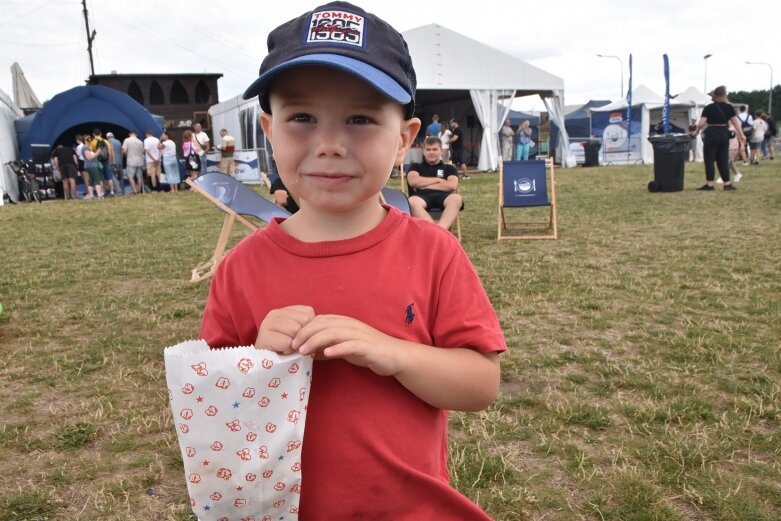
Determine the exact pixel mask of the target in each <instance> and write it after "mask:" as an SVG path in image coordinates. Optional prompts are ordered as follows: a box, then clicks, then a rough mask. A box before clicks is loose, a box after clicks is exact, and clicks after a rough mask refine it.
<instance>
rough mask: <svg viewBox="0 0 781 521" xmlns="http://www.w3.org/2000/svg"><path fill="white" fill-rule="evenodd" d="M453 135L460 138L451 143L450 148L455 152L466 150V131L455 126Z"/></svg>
mask: <svg viewBox="0 0 781 521" xmlns="http://www.w3.org/2000/svg"><path fill="white" fill-rule="evenodd" d="M453 135H454V136H458V139H456V140H455V141H453V142H452V143H450V148H451V149H452V150H453V152H459V151H461V150H464V133H463V131H462V130H461V128H454V129H453Z"/></svg>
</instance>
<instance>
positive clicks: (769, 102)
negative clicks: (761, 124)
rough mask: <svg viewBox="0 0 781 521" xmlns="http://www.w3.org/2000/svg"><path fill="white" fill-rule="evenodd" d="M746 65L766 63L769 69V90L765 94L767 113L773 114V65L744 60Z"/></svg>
mask: <svg viewBox="0 0 781 521" xmlns="http://www.w3.org/2000/svg"><path fill="white" fill-rule="evenodd" d="M746 65H767V67H768V69H770V92H768V94H767V115H768V117H772V116H773V67H772V66H771V65H770V64H769V63H765V62H746Z"/></svg>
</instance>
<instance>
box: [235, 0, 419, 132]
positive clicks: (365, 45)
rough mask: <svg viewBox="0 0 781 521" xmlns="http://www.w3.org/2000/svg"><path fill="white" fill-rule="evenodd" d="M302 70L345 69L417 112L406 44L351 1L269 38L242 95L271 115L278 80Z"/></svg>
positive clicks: (278, 30)
mask: <svg viewBox="0 0 781 521" xmlns="http://www.w3.org/2000/svg"><path fill="white" fill-rule="evenodd" d="M303 65H320V66H323V67H331V68H334V69H338V70H341V71H343V72H346V73H348V74H351V75H353V76H355V77H356V78H358V79H361V80H363V81H365V82H366V83H368V84H369V85H371V86H372V87H374V88H375V89H376V90H377V91H379V92H380V93H381V94H383V95H384V96H386V97H387V98H389V99H391V100H393V101H395V102H397V103H400V104H401V105H403V106H404V107H405V114H406V117H407V118H411V117H412V116H413V114H414V113H415V87H416V85H417V79H416V77H415V69H414V68H413V67H412V58H411V57H410V55H409V49H408V48H407V42H405V41H404V38H403V37H402V36H401V34H400V33H399V32H398V31H396V30H395V29H394V28H393V27H391V26H390V25H389V24H388V23H387V22H385V21H384V20H382V19H380V18H378V17H377V16H375V15H373V14H371V13H367V12H366V11H364V10H363V9H361V8H360V7H357V6H354V5H352V4H350V3H348V2H330V3H328V4H325V5H322V6H320V7H317V8H315V9H314V10H312V11H310V12H308V13H304V14H303V15H301V16H299V17H298V18H294V19H293V20H290V21H289V22H286V23H284V24H282V25H280V26H279V27H277V28H276V29H274V30H273V31H271V33H270V34H269V35H268V55H267V56H266V58H265V59H264V60H263V63H262V64H261V65H260V72H259V77H258V79H257V80H255V81H254V82H253V83H252V85H250V86H249V88H248V89H247V90H246V91H245V92H244V99H249V98H252V97H253V96H258V98H259V100H260V107H261V108H262V109H263V110H264V111H265V112H267V113H271V108H270V107H269V101H268V92H269V88H270V87H271V84H272V83H273V80H274V78H276V76H277V75H278V74H279V73H281V72H283V71H286V70H288V69H292V68H295V67H300V66H303Z"/></svg>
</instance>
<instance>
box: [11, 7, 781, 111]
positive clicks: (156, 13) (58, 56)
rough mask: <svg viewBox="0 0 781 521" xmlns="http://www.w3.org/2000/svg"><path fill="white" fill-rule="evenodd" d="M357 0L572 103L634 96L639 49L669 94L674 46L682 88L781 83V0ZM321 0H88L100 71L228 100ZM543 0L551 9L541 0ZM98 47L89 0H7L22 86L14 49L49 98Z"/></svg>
mask: <svg viewBox="0 0 781 521" xmlns="http://www.w3.org/2000/svg"><path fill="white" fill-rule="evenodd" d="M354 3H356V4H358V5H360V6H361V7H363V8H364V9H365V10H367V11H369V12H372V13H375V14H377V15H379V16H380V17H382V18H383V19H385V20H386V21H388V22H389V23H390V24H391V25H393V26H394V27H395V28H396V29H398V30H399V31H401V32H404V31H406V30H409V29H413V28H416V27H420V26H423V25H428V24H431V23H437V24H439V25H442V26H444V27H447V28H448V29H451V30H453V31H456V32H458V33H461V34H463V35H465V36H468V37H470V38H472V39H475V40H478V41H480V42H483V43H485V44H487V45H489V46H491V47H494V48H496V49H499V50H501V51H503V52H505V53H507V54H510V55H512V56H514V57H516V58H518V59H521V60H523V61H526V62H528V63H530V64H532V65H534V66H536V67H539V68H541V69H543V70H545V71H547V72H548V73H550V74H553V75H555V76H558V77H561V78H563V80H564V89H565V103H566V104H567V105H577V104H582V103H585V102H586V101H588V100H589V99H608V100H616V99H617V98H619V97H621V96H623V95H624V94H625V89H626V88H627V84H628V81H629V54H630V53H631V54H632V56H633V80H632V81H633V86H634V87H637V86H638V85H640V84H644V85H646V86H648V87H649V88H650V89H651V90H652V91H654V92H656V93H657V94H659V95H663V94H664V89H665V82H664V74H663V59H662V55H663V54H665V53H666V54H667V55H668V57H669V63H670V93H671V94H673V95H674V94H677V93H679V92H682V91H684V90H686V88H688V87H689V86H694V87H696V88H698V89H700V90H704V89H706V87H707V90H710V89H712V88H714V87H716V86H718V85H722V84H723V85H726V86H727V88H728V90H730V91H738V90H749V91H750V90H759V89H768V88H769V87H770V79H771V74H772V73H775V77H774V78H773V80H774V81H773V83H774V84H777V83H779V81H781V52H779V51H778V45H776V42H777V41H778V38H779V36H780V35H781V8H778V7H774V6H773V2H739V3H736V2H734V1H727V0H709V1H708V2H703V1H701V0H653V1H646V0H633V1H619V0H609V1H608V0H591V1H589V2H584V1H582V0H556V1H554V2H550V3H549V4H548V3H540V2H536V3H529V2H511V1H506V0H505V1H499V0H480V1H479V2H449V3H443V2H434V1H428V2H421V1H420V0H392V1H391V0H382V1H380V0H363V1H356V2H354ZM317 5H320V2H312V1H301V0H285V1H277V2H269V1H265V0H253V1H249V0H222V1H215V0H132V1H131V2H126V1H120V0H87V10H88V13H89V25H90V31H92V30H95V31H96V36H95V39H94V42H93V54H94V63H95V73H96V74H110V73H112V72H114V71H116V72H117V73H120V74H133V73H168V74H170V73H177V72H181V73H201V72H206V73H221V74H223V77H222V78H221V79H220V80H219V83H218V88H219V98H220V101H225V100H227V99H230V98H232V97H234V96H236V95H237V94H240V93H242V92H243V91H244V89H245V88H246V87H247V86H248V85H249V84H250V83H252V81H253V80H254V79H255V78H256V77H257V71H258V68H259V66H260V63H261V61H262V59H263V57H264V56H265V54H266V37H267V35H268V33H269V31H271V30H272V29H274V28H275V27H276V26H277V25H279V24H281V23H283V22H285V21H287V20H289V19H291V18H294V17H296V16H298V15H300V14H302V13H304V12H306V11H308V10H310V9H312V8H313V7H316V6H317ZM532 5H533V6H535V7H531V6H532ZM544 5H550V6H551V7H552V9H551V10H549V11H544V10H542V9H538V8H537V7H542V6H544ZM442 6H447V7H445V8H443V7H442ZM738 6H739V7H738ZM763 42H764V43H763ZM86 48H87V39H86V29H85V23H84V13H83V10H82V3H81V0H0V89H2V90H3V91H4V92H6V93H7V94H8V95H9V96H11V97H12V96H13V88H12V83H11V71H10V69H11V65H12V64H13V63H14V62H18V63H19V65H20V66H21V68H22V70H23V71H24V74H25V77H26V78H27V81H28V82H29V84H30V86H31V87H32V90H33V92H35V94H36V95H37V96H38V98H39V99H40V100H41V102H44V101H45V100H47V99H50V98H52V97H53V96H55V95H56V94H58V93H60V92H63V91H65V90H68V89H70V88H72V87H76V86H80V85H84V81H85V79H86V78H87V77H88V76H89V74H90V65H89V59H88V54H87V50H86ZM597 54H602V55H606V56H608V55H609V56H614V57H612V58H600V57H597V56H596V55H597ZM707 54H710V55H711V57H710V58H708V59H707V60H706V59H704V56H705V55H707ZM746 61H751V62H761V63H766V64H767V65H748V64H746V63H745V62H746ZM464 67H469V64H468V63H465V64H464ZM622 75H623V83H622ZM707 90H705V91H706V92H707ZM514 108H516V109H519V110H527V111H529V110H544V106H543V104H542V101H541V100H539V98H537V97H536V96H535V97H530V98H523V99H518V100H516V102H515V104H514Z"/></svg>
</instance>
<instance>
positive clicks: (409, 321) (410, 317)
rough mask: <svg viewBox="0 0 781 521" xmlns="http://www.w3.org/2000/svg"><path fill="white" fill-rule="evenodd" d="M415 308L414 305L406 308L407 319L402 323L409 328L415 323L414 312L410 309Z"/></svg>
mask: <svg viewBox="0 0 781 521" xmlns="http://www.w3.org/2000/svg"><path fill="white" fill-rule="evenodd" d="M414 306H415V304H410V305H409V306H407V311H406V313H407V318H406V319H404V322H406V324H407V325H408V326H409V325H411V324H412V323H413V322H414V321H415V312H414V311H413V310H412V308H413V307H414Z"/></svg>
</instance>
